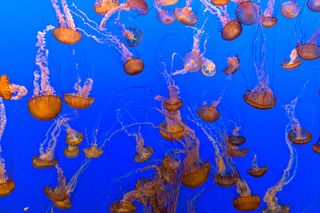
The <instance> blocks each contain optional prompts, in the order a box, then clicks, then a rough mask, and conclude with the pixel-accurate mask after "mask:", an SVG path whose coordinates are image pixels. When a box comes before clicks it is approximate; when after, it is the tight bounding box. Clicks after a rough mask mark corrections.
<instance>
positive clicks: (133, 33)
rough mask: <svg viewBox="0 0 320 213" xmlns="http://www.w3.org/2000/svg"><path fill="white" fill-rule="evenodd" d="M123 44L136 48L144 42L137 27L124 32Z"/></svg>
mask: <svg viewBox="0 0 320 213" xmlns="http://www.w3.org/2000/svg"><path fill="white" fill-rule="evenodd" d="M122 35H123V43H124V44H125V45H127V46H129V47H135V46H137V45H138V44H140V42H141V41H142V31H141V30H140V29H139V28H137V27H128V28H125V29H124V30H122Z"/></svg>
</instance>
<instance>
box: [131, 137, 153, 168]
mask: <svg viewBox="0 0 320 213" xmlns="http://www.w3.org/2000/svg"><path fill="white" fill-rule="evenodd" d="M135 136H136V154H135V156H134V161H135V162H136V163H142V162H145V161H147V160H149V158H150V157H151V156H152V155H153V147H152V146H144V139H143V138H142V136H141V134H137V135H135Z"/></svg>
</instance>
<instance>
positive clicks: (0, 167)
mask: <svg viewBox="0 0 320 213" xmlns="http://www.w3.org/2000/svg"><path fill="white" fill-rule="evenodd" d="M0 148H1V147H0ZM1 152H2V150H0V154H2V153H1ZM15 188H16V184H15V182H14V181H13V180H11V179H9V178H8V177H7V170H6V165H5V160H4V159H3V158H2V157H0V197H4V196H7V195H9V194H11V193H12V192H13V190H14V189H15Z"/></svg>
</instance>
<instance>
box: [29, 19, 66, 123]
mask: <svg viewBox="0 0 320 213" xmlns="http://www.w3.org/2000/svg"><path fill="white" fill-rule="evenodd" d="M53 29H54V27H53V26H51V25H49V26H47V27H46V29H45V30H43V31H42V32H41V31H40V32H38V35H37V39H38V42H37V44H36V46H37V47H38V51H37V56H36V65H37V66H38V67H39V70H36V71H35V72H34V73H33V74H34V81H33V85H34V91H33V96H32V98H31V99H30V100H29V102H28V110H29V112H30V114H31V115H32V116H33V117H35V118H37V119H39V120H51V119H53V118H55V117H56V116H57V115H58V114H60V112H61V107H62V101H61V98H60V97H58V96H57V95H56V94H55V90H54V89H53V87H51V85H50V81H49V68H48V54H49V51H48V49H47V48H46V40H45V35H46V34H47V32H49V31H50V30H53ZM40 79H41V80H40ZM39 80H40V83H39V82H38V81H39Z"/></svg>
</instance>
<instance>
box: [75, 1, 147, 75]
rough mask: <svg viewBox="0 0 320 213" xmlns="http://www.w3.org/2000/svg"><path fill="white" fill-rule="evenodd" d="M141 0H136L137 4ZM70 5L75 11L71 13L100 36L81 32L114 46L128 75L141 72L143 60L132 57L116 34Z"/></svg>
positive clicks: (100, 42)
mask: <svg viewBox="0 0 320 213" xmlns="http://www.w3.org/2000/svg"><path fill="white" fill-rule="evenodd" d="M131 1H133V0H129V1H127V2H130V3H131V4H133V3H134V2H131ZM140 1H143V0H138V1H136V2H137V4H138V3H139V2H140ZM72 6H73V7H74V8H75V11H73V10H71V13H72V14H74V15H75V16H76V17H78V18H80V19H81V20H82V21H83V23H84V24H85V25H86V26H88V27H89V28H90V29H91V30H93V31H94V32H95V33H97V35H99V36H101V38H98V37H97V35H93V34H89V33H88V32H86V31H85V30H83V29H81V30H82V32H83V33H84V34H85V35H86V36H87V37H89V38H91V39H93V40H94V41H96V42H97V43H99V44H105V45H108V46H112V47H113V48H115V50H116V51H117V52H118V53H119V54H120V55H121V59H122V61H123V63H124V64H123V70H124V72H125V73H127V74H128V75H137V74H139V73H141V72H142V71H143V69H144V62H143V60H142V59H141V58H139V57H134V56H133V53H132V52H130V50H129V49H128V48H127V47H126V45H124V43H123V42H121V41H120V40H119V39H118V38H117V36H115V35H112V34H111V33H110V32H107V31H106V30H101V29H100V28H99V26H98V24H97V23H95V22H94V21H93V20H91V19H89V17H88V16H87V15H86V14H85V13H84V12H83V11H81V10H80V9H78V8H77V6H76V5H75V4H74V3H73V4H72Z"/></svg>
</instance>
